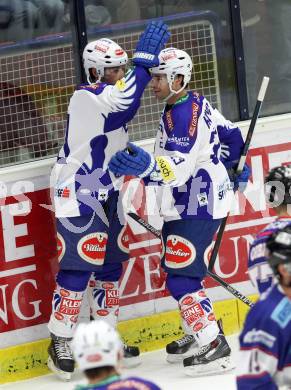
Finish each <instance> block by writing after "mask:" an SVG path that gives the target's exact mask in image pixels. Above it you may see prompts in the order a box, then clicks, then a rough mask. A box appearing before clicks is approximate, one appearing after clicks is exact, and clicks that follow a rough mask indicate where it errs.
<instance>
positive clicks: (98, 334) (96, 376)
mask: <svg viewBox="0 0 291 390" xmlns="http://www.w3.org/2000/svg"><path fill="white" fill-rule="evenodd" d="M72 349H73V353H74V357H75V359H76V362H77V363H78V366H79V368H80V370H82V371H83V373H84V375H85V377H86V378H87V380H88V385H81V386H77V387H76V389H75V390H160V387H159V386H157V385H156V384H155V383H153V382H151V381H148V380H145V379H143V378H139V377H135V376H133V377H128V378H122V377H121V375H120V368H121V358H122V354H123V347H122V342H121V340H120V337H119V335H118V333H117V331H116V330H115V329H114V328H113V327H112V326H110V325H109V324H108V323H106V322H105V321H100V320H99V321H96V320H95V321H92V322H91V323H89V324H80V325H79V326H78V327H77V330H76V333H75V335H74V338H73V341H72Z"/></svg>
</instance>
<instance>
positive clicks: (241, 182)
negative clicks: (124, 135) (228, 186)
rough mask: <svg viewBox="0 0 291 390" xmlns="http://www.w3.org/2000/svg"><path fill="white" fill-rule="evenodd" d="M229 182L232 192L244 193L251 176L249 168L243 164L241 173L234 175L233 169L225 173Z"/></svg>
mask: <svg viewBox="0 0 291 390" xmlns="http://www.w3.org/2000/svg"><path fill="white" fill-rule="evenodd" d="M227 172H228V176H229V178H230V181H231V182H232V183H233V190H234V191H237V190H239V191H240V192H244V190H245V189H246V186H247V184H248V180H249V177H250V176H251V173H252V172H251V168H250V167H249V166H248V165H247V164H245V165H244V167H243V170H242V171H241V173H238V174H237V173H235V172H234V170H233V169H230V170H228V171H227Z"/></svg>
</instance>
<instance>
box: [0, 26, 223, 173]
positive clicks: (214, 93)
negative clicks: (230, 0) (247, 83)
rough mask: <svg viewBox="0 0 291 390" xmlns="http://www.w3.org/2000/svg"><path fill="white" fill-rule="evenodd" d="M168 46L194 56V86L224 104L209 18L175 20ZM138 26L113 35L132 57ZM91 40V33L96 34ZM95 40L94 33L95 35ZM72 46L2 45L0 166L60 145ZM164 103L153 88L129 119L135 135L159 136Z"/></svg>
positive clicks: (70, 82) (72, 75) (135, 137)
mask: <svg viewBox="0 0 291 390" xmlns="http://www.w3.org/2000/svg"><path fill="white" fill-rule="evenodd" d="M170 30H171V34H172V35H171V40H170V42H169V44H168V46H174V47H175V46H176V47H178V48H180V49H183V50H186V51H187V52H188V53H189V54H190V56H191V57H192V59H193V63H194V72H193V73H194V77H192V80H193V81H191V82H190V88H191V89H194V90H197V91H198V92H199V91H200V92H202V91H203V94H204V96H206V97H207V98H208V99H209V101H210V102H211V103H212V104H213V105H214V106H215V107H217V108H218V109H221V107H220V106H221V104H220V94H219V82H218V72H217V58H216V45H215V34H214V28H213V25H212V23H211V22H210V21H208V20H193V21H191V20H190V21H187V23H181V24H176V25H175V26H174V27H171V28H170ZM139 34H140V31H135V32H134V33H124V34H122V35H121V34H118V35H117V34H116V35H111V36H110V37H111V38H112V39H115V40H116V41H117V42H118V43H119V44H120V45H121V46H122V47H123V48H124V49H125V50H127V51H128V54H129V58H130V57H131V56H132V51H133V49H134V47H135V45H136V42H137V39H138V37H139ZM92 39H93V38H92ZM94 39H95V38H94ZM74 68H75V66H74V62H73V54H72V46H71V45H68V44H67V45H65V46H57V47H53V48H45V49H42V50H39V49H34V50H31V51H30V52H22V53H17V54H12V55H9V54H8V55H7V54H5V55H4V54H3V55H2V54H1V50H0V118H1V120H0V129H1V132H0V166H5V165H10V164H14V163H17V162H24V161H31V160H34V159H38V158H42V157H47V156H53V155H55V154H56V153H57V152H58V150H59V149H60V147H61V145H62V143H63V138H64V131H65V125H66V112H67V106H68V103H69V98H70V96H71V95H72V93H73V90H74V86H75V83H76V80H75V71H74ZM162 106H163V105H162V104H161V103H158V102H157V100H156V99H155V97H154V96H153V95H152V93H151V92H150V89H149V88H147V90H146V91H145V93H144V96H143V99H142V106H141V107H140V109H139V111H138V114H137V115H136V117H135V118H134V120H133V121H132V122H131V123H130V124H129V134H130V138H131V140H141V139H146V138H151V137H154V136H155V133H156V130H157V128H158V122H159V117H160V113H161V110H162Z"/></svg>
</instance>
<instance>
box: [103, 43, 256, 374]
mask: <svg viewBox="0 0 291 390" xmlns="http://www.w3.org/2000/svg"><path fill="white" fill-rule="evenodd" d="M159 59H160V64H159V66H158V67H154V68H152V69H151V73H152V75H153V79H152V82H151V86H152V89H153V92H154V94H155V95H156V97H157V98H158V99H160V100H163V101H165V102H166V106H165V108H164V110H163V112H162V116H161V121H160V126H159V130H158V133H157V137H156V143H155V150H154V154H150V153H147V152H146V151H144V150H143V149H142V148H139V147H137V146H135V145H134V144H130V145H129V149H130V150H129V153H127V152H126V151H120V152H118V153H116V155H115V156H114V157H113V158H112V159H111V161H110V163H109V169H111V170H112V171H113V172H114V173H116V174H123V175H124V174H131V175H135V176H139V177H141V178H144V181H145V183H146V184H147V185H156V192H157V200H158V204H159V208H160V213H161V215H162V217H163V219H164V225H163V229H162V234H163V240H164V244H165V255H164V257H163V259H162V264H163V267H164V269H165V271H166V272H167V276H166V284H167V288H168V290H169V291H170V293H171V295H172V296H173V297H174V298H175V300H176V301H177V302H178V305H179V310H180V315H181V320H182V325H183V328H184V330H185V332H186V334H187V335H186V336H184V337H183V338H182V339H181V340H177V341H176V342H174V343H171V344H169V345H168V346H167V352H168V360H169V361H170V362H174V361H179V360H182V359H183V358H184V357H186V356H187V355H192V352H193V351H192V346H194V345H195V346H196V347H198V348H199V354H198V355H195V356H190V357H186V358H185V359H184V366H185V367H186V368H185V370H186V371H187V373H188V374H189V375H194V376H195V375H200V374H201V373H202V372H204V373H209V372H217V371H220V370H221V371H223V370H227V369H230V368H231V364H230V359H229V355H230V348H229V346H228V344H227V342H226V339H225V337H224V335H223V333H222V331H221V329H220V328H219V326H218V324H217V322H216V321H215V316H214V312H213V307H212V303H211V302H210V300H209V298H208V297H207V295H206V291H205V289H204V288H203V285H202V280H203V278H204V276H205V274H206V265H205V263H204V255H205V251H206V249H207V248H208V247H209V245H210V244H211V242H212V239H213V235H214V234H215V232H216V230H217V228H218V226H219V224H220V221H221V218H223V217H224V216H226V214H227V212H228V211H229V207H230V204H231V200H232V197H233V191H232V187H231V183H230V179H229V176H228V172H227V168H233V167H235V166H236V164H237V163H238V160H239V157H240V153H241V150H242V147H243V139H242V136H241V132H240V129H239V128H238V127H237V126H235V125H234V124H233V123H231V122H229V121H228V120H226V119H225V118H224V117H223V116H222V115H221V114H220V113H219V112H218V111H217V110H216V109H213V108H212V107H211V105H210V103H209V102H208V101H207V99H206V98H205V97H203V96H200V95H199V94H197V93H196V92H192V91H189V92H188V91H187V89H186V87H187V85H188V83H189V81H190V78H191V72H192V60H191V58H190V57H189V55H188V54H187V53H186V52H185V51H183V50H179V49H176V48H168V49H164V50H162V51H161V53H160V55H159ZM221 143H224V144H225V145H224V148H223V154H221ZM242 176H244V179H245V180H246V181H247V178H248V170H247V169H245V170H244V173H243V175H242Z"/></svg>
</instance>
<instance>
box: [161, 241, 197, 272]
mask: <svg viewBox="0 0 291 390" xmlns="http://www.w3.org/2000/svg"><path fill="white" fill-rule="evenodd" d="M195 258H196V250H195V247H194V246H193V244H192V243H191V242H190V241H188V240H186V238H183V237H180V236H177V235H169V236H168V238H167V244H166V254H165V265H166V266H167V267H169V268H184V267H187V266H188V265H190V264H192V263H193V261H194V260H195Z"/></svg>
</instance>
